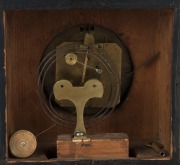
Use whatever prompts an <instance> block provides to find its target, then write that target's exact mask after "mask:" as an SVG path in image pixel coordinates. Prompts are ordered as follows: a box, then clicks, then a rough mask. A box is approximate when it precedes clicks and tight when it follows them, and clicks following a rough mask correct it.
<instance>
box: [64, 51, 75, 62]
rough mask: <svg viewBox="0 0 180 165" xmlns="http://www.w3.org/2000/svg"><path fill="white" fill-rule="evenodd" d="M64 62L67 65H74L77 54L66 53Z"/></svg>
mask: <svg viewBox="0 0 180 165" xmlns="http://www.w3.org/2000/svg"><path fill="white" fill-rule="evenodd" d="M65 60H66V63H67V64H69V65H74V64H76V62H77V56H76V55H75V54H74V53H68V54H67V55H66V56H65Z"/></svg>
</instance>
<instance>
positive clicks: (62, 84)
mask: <svg viewBox="0 0 180 165" xmlns="http://www.w3.org/2000/svg"><path fill="white" fill-rule="evenodd" d="M53 92H54V96H55V98H56V99H57V100H58V101H60V100H69V101H71V102H72V103H73V104H74V106H75V107H76V115H77V120H76V129H75V133H74V139H73V141H82V140H83V141H84V140H88V138H87V137H86V129H85V126H84V117H83V114H84V107H85V105H86V103H87V101H88V100H89V99H91V98H102V96H103V93H104V88H103V84H102V83H101V82H100V81H99V80H97V79H90V80H88V81H86V83H85V84H84V86H80V87H74V86H73V85H72V84H71V82H70V81H68V80H60V81H57V82H56V83H55V84H54V87H53Z"/></svg>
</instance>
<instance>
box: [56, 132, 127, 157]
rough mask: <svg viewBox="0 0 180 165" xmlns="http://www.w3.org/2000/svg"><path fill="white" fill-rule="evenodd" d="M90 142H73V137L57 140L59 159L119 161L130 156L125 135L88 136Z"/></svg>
mask: <svg viewBox="0 0 180 165" xmlns="http://www.w3.org/2000/svg"><path fill="white" fill-rule="evenodd" d="M88 137H89V138H90V139H91V140H90V141H89V142H81V143H75V142H72V136H71V135H59V136H58V138H57V158H58V159H118V158H127V157H128V156H129V139H128V136H127V134H124V133H104V134H95V135H89V136H88Z"/></svg>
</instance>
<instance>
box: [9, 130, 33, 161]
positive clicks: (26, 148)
mask: <svg viewBox="0 0 180 165" xmlns="http://www.w3.org/2000/svg"><path fill="white" fill-rule="evenodd" d="M9 147H10V151H11V153H12V154H13V155H14V156H16V157H18V158H26V157H29V156H30V155H32V154H33V153H34V151H35V150H36V147H37V141H36V137H35V136H34V135H33V134H32V133H31V132H29V131H27V130H19V131H17V132H15V133H14V134H13V135H12V136H11V138H10V142H9Z"/></svg>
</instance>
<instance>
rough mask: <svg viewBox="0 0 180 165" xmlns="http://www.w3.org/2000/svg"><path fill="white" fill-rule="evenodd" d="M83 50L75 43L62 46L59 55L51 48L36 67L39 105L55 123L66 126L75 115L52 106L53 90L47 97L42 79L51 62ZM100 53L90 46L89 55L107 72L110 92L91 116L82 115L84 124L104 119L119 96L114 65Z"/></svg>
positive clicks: (53, 62)
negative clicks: (100, 106)
mask: <svg viewBox="0 0 180 165" xmlns="http://www.w3.org/2000/svg"><path fill="white" fill-rule="evenodd" d="M75 48H76V49H75ZM74 49H75V50H74ZM85 51H87V49H84V50H83V49H81V48H79V49H78V47H77V46H76V45H74V46H70V47H64V48H62V49H61V53H62V54H61V55H57V54H56V50H52V51H51V52H50V53H48V54H47V55H45V56H44V57H43V58H42V60H41V62H40V64H39V67H38V71H37V84H38V85H37V86H38V89H39V90H38V91H39V96H40V100H41V105H42V107H43V109H44V111H45V113H46V114H47V115H48V116H49V117H50V118H51V119H53V120H54V121H55V122H56V123H58V124H60V125H63V126H64V125H66V126H67V125H72V124H75V123H76V122H75V121H76V116H75V115H74V114H75V113H71V114H67V113H65V112H64V111H62V107H59V108H58V109H55V107H53V104H52V100H53V99H52V96H53V92H51V94H50V95H49V96H48V97H49V98H47V96H45V92H44V87H45V86H44V81H45V79H46V76H47V74H48V71H49V70H50V68H51V67H52V66H53V64H55V62H56V61H57V60H58V59H60V58H63V57H64V56H65V55H66V54H67V52H68V53H69V52H71V53H74V54H78V55H80V54H82V55H83V54H84V53H85ZM101 53H102V52H99V51H98V50H97V49H96V48H94V47H91V57H93V58H94V59H95V60H97V61H98V62H99V63H100V64H102V65H103V67H104V69H105V70H103V73H107V74H108V78H107V79H108V80H109V82H110V83H109V84H110V86H108V88H109V89H110V94H109V97H108V99H107V100H108V101H107V103H106V105H104V106H103V107H102V108H101V109H100V110H99V111H98V112H97V113H95V114H94V115H91V116H85V117H84V120H85V124H86V125H89V126H93V125H95V124H98V123H99V122H101V121H102V120H104V119H105V118H106V117H108V116H109V115H110V114H111V113H112V111H113V110H114V108H115V105H116V104H117V102H118V99H119V97H120V96H119V94H120V91H119V90H120V89H119V88H120V82H119V75H118V71H117V70H116V68H115V66H114V65H113V64H112V63H111V61H110V60H109V59H108V58H107V57H106V55H105V54H101ZM104 53H105V52H104ZM78 63H80V64H81V62H78ZM82 64H83V63H82ZM82 64H81V65H82ZM87 68H90V69H92V68H93V67H91V66H88V67H87ZM93 69H94V70H95V71H96V72H97V70H96V69H95V68H93ZM112 75H113V76H112Z"/></svg>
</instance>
